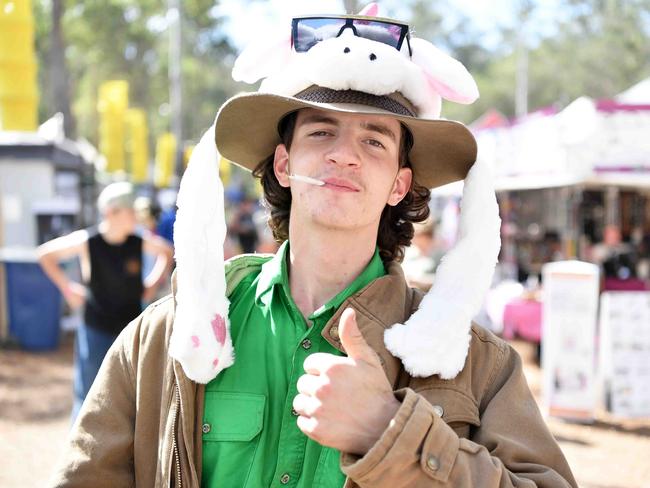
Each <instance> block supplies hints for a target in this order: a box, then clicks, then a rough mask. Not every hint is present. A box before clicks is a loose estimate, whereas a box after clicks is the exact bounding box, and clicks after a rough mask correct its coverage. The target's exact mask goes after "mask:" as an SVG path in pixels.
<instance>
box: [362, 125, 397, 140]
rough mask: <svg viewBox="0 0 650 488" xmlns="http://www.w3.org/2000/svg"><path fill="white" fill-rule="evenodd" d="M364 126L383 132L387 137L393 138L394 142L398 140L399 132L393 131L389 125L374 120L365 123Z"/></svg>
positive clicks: (367, 128)
mask: <svg viewBox="0 0 650 488" xmlns="http://www.w3.org/2000/svg"><path fill="white" fill-rule="evenodd" d="M363 128H364V129H366V130H371V131H374V132H378V133H380V134H383V135H385V136H386V137H389V138H391V139H392V140H393V142H397V134H395V132H393V131H392V130H391V129H390V128H388V126H385V125H383V124H377V123H374V122H365V123H364V124H363Z"/></svg>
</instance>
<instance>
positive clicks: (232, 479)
mask: <svg viewBox="0 0 650 488" xmlns="http://www.w3.org/2000/svg"><path fill="white" fill-rule="evenodd" d="M288 249H289V246H288V243H286V242H285V243H284V244H283V245H282V247H281V248H280V250H279V251H278V253H277V254H276V255H275V256H274V257H273V258H272V259H269V261H267V262H266V263H264V264H263V265H262V267H261V269H260V271H259V272H253V273H251V274H250V275H248V276H247V277H246V278H244V279H243V280H242V281H241V282H240V283H239V285H237V287H236V288H235V290H234V291H233V293H232V294H231V296H230V312H229V316H230V331H231V335H232V340H233V345H234V350H235V364H234V365H233V366H231V367H230V368H228V369H226V370H224V371H222V372H221V374H219V376H217V378H215V379H214V380H212V381H211V382H210V383H209V384H208V385H207V386H206V392H205V409H204V410H205V413H204V419H203V467H202V471H203V472H202V480H203V482H202V484H203V486H204V487H220V488H221V487H230V486H236V487H256V488H257V487H261V486H270V487H271V486H272V487H276V486H277V487H285V486H291V487H304V488H311V487H337V488H340V487H341V486H343V483H344V481H345V475H344V474H343V473H342V472H341V471H340V469H339V452H338V451H337V450H335V449H331V448H327V447H323V446H321V445H320V444H318V443H316V442H315V441H313V440H311V439H309V438H308V437H307V436H305V435H304V434H303V433H302V432H301V431H300V429H298V426H297V424H296V414H295V413H294V412H293V408H292V403H293V399H294V397H295V396H296V394H297V389H296V382H297V381H298V378H299V377H300V376H301V375H303V374H304V370H303V366H302V365H303V362H304V360H305V358H306V357H307V356H308V355H309V354H312V353H315V352H326V353H330V354H337V355H341V353H340V352H339V351H338V350H337V349H335V348H334V347H332V345H330V344H329V343H328V342H327V341H326V340H325V339H324V338H323V337H322V335H321V332H322V330H323V328H324V326H325V324H327V322H328V321H329V320H330V318H331V317H332V316H333V315H334V313H335V312H336V310H337V309H338V307H339V306H340V305H341V304H342V303H343V302H344V301H345V300H346V299H347V298H348V297H349V296H351V295H353V294H354V293H356V292H358V291H360V290H361V289H362V288H364V287H365V286H366V285H368V284H369V283H370V282H371V281H373V280H374V279H376V278H379V277H381V276H383V275H385V274H386V271H385V269H384V265H383V263H382V261H381V258H380V257H379V253H378V251H375V255H374V256H373V258H372V259H371V260H370V262H369V263H368V266H367V267H366V268H365V270H364V271H363V272H362V273H361V274H360V275H359V276H358V277H357V278H356V279H355V280H354V281H353V282H352V283H351V284H350V285H349V286H348V287H347V288H346V289H345V290H343V291H341V292H340V293H339V294H338V295H336V296H335V297H334V298H332V299H331V300H330V301H328V302H327V303H326V304H325V305H323V306H322V307H320V308H319V309H318V310H316V311H315V312H314V313H313V314H311V315H310V316H309V318H308V319H307V321H305V319H304V317H303V316H302V314H301V313H300V311H299V310H298V307H297V306H296V304H295V303H294V301H293V298H291V291H290V288H289V278H288V273H287V255H288Z"/></svg>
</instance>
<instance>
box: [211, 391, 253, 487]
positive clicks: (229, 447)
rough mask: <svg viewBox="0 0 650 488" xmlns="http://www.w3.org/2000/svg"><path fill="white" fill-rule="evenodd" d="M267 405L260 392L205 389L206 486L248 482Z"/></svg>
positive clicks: (240, 484)
mask: <svg viewBox="0 0 650 488" xmlns="http://www.w3.org/2000/svg"><path fill="white" fill-rule="evenodd" d="M265 404H266V397H265V396H264V395H261V394H256V393H231V392H220V391H206V392H205V406H206V408H205V413H204V417H203V429H202V430H203V466H202V472H203V479H204V481H205V482H206V483H205V484H204V486H245V485H246V480H247V478H248V475H249V473H250V469H251V466H252V465H253V463H254V460H255V454H256V452H257V446H258V444H259V434H260V432H261V431H262V428H263V426H264V407H265ZM224 483H225V484H224Z"/></svg>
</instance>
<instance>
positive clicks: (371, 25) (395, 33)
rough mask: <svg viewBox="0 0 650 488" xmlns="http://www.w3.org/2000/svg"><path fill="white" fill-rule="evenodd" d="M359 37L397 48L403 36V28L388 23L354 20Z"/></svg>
mask: <svg viewBox="0 0 650 488" xmlns="http://www.w3.org/2000/svg"><path fill="white" fill-rule="evenodd" d="M353 24H354V26H355V27H356V28H357V35H358V36H359V37H363V38H365V39H370V40H371V41H377V42H381V43H383V44H388V45H389V46H392V47H394V48H397V46H398V44H399V40H400V38H401V34H402V27H401V26H399V25H396V24H388V23H386V22H373V21H368V20H356V19H355V20H354V21H353Z"/></svg>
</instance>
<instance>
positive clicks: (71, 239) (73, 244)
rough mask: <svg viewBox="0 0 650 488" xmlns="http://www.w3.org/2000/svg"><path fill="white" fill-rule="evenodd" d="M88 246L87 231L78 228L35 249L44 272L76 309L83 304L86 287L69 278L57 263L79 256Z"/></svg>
mask: <svg viewBox="0 0 650 488" xmlns="http://www.w3.org/2000/svg"><path fill="white" fill-rule="evenodd" d="M87 246H88V232H87V231H85V230H78V231H75V232H72V233H71V234H68V235H66V236H62V237H57V238H56V239H52V240H51V241H48V242H46V243H44V244H42V245H40V246H39V247H38V249H37V254H38V261H39V263H40V265H41V267H42V268H43V271H44V272H45V274H46V275H47V276H48V277H49V278H50V279H51V280H52V282H53V283H54V284H55V285H56V287H57V288H58V289H59V290H60V291H61V294H62V295H63V297H64V298H65V300H66V301H67V302H68V304H69V305H70V307H72V308H73V309H77V308H79V307H81V306H82V305H83V304H84V301H85V299H86V288H85V287H84V286H83V285H82V284H81V283H77V282H75V281H72V280H70V279H69V278H68V277H67V276H66V274H65V273H64V272H63V270H62V269H61V266H60V265H59V263H60V262H61V261H64V260H66V259H71V258H73V257H80V256H81V255H82V254H83V253H84V251H85V249H86V248H87Z"/></svg>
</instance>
